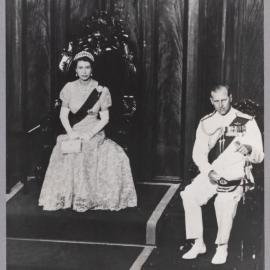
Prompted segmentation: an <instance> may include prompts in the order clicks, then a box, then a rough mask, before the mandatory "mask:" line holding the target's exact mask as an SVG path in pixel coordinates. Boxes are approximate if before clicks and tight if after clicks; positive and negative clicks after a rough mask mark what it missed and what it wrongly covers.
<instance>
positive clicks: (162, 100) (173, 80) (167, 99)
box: [155, 0, 184, 176]
mask: <svg viewBox="0 0 270 270" xmlns="http://www.w3.org/2000/svg"><path fill="white" fill-rule="evenodd" d="M158 10H159V14H158V56H157V58H158V63H157V72H158V74H157V89H156V91H157V93H156V96H157V101H156V102H157V115H156V121H157V129H156V132H157V133H156V134H157V145H156V151H157V152H156V163H155V166H156V170H155V174H156V175H172V176H179V175H180V166H179V165H180V164H181V162H182V157H183V152H182V144H181V139H182V138H181V120H182V102H183V101H182V90H183V87H182V85H183V84H182V76H183V39H184V38H183V33H184V1H175V0H167V1H161V0H160V1H158Z"/></svg>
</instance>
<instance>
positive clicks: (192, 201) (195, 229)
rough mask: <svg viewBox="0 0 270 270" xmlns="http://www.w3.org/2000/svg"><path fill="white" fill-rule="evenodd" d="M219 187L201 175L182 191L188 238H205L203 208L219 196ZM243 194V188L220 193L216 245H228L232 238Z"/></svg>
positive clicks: (217, 203)
mask: <svg viewBox="0 0 270 270" xmlns="http://www.w3.org/2000/svg"><path fill="white" fill-rule="evenodd" d="M216 188H217V185H216V184H212V183H211V182H210V180H209V178H208V176H207V175H205V174H199V175H198V176H197V177H196V178H195V179H194V180H193V182H192V183H191V184H190V185H188V186H186V188H185V190H184V191H182V192H181V193H180V194H181V197H182V200H183V205H184V209H185V225H186V238H187V239H195V238H202V237H203V220H202V209H201V206H202V205H204V204H206V203H207V202H208V200H209V199H210V198H211V197H213V196H214V195H215V194H217V191H216ZM242 194H243V188H242V187H241V186H239V187H237V189H236V190H234V191H232V192H222V193H221V192H220V193H218V194H217V197H216V199H215V212H216V218H217V225H218V232H217V237H216V242H215V243H216V244H218V245H221V244H227V243H228V241H229V238H230V233H231V229H232V224H233V219H234V217H235V214H236V210H237V205H238V202H239V201H240V199H241V197H242Z"/></svg>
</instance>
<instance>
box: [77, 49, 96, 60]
mask: <svg viewBox="0 0 270 270" xmlns="http://www.w3.org/2000/svg"><path fill="white" fill-rule="evenodd" d="M82 57H87V58H89V59H90V60H91V61H92V62H94V61H95V59H94V56H93V54H91V53H90V52H87V51H81V52H79V53H77V54H76V55H75V56H74V59H73V61H75V60H77V59H79V58H82Z"/></svg>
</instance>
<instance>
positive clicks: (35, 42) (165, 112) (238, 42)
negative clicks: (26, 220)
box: [6, 0, 263, 186]
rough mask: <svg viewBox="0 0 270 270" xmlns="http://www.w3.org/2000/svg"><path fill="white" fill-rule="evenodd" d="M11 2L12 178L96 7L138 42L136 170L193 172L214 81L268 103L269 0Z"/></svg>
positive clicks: (151, 174)
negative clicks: (65, 55)
mask: <svg viewBox="0 0 270 270" xmlns="http://www.w3.org/2000/svg"><path fill="white" fill-rule="evenodd" d="M6 8H7V13H6V14H7V18H6V20H7V138H8V139H7V140H8V141H7V164H8V172H7V173H8V185H10V186H11V185H12V184H13V183H14V182H16V181H18V177H19V176H20V175H21V172H22V171H23V170H24V169H25V164H24V162H25V160H26V159H25V158H23V157H24V153H25V149H24V148H23V147H21V146H25V143H24V142H25V136H24V135H23V134H25V131H26V130H28V129H29V128H31V127H33V126H35V125H36V124H38V123H39V121H40V119H41V118H42V117H43V116H44V115H46V113H47V112H48V111H49V110H50V109H51V108H52V105H53V101H54V99H55V98H56V97H57V96H58V94H59V91H60V89H61V87H62V86H63V84H64V83H65V82H66V80H67V78H66V77H65V75H63V74H62V73H60V72H59V71H58V69H57V66H58V63H59V60H60V52H61V49H62V48H63V47H64V46H65V45H66V42H67V41H68V40H69V39H70V37H71V36H72V34H74V32H76V31H77V27H78V24H79V22H80V20H81V19H83V18H85V17H88V16H90V15H91V14H93V12H95V11H96V10H107V11H108V12H110V13H111V14H112V15H114V16H118V17H120V18H121V19H123V20H124V21H125V22H126V26H127V29H128V31H129V34H130V37H131V39H132V41H133V44H134V48H135V51H136V65H137V69H138V74H137V82H136V89H135V90H136V98H137V103H138V109H137V113H136V118H135V119H134V130H135V133H136V136H135V139H134V143H135V145H136V147H135V148H136V151H135V152H134V153H133V156H132V163H133V166H134V168H135V175H136V178H138V179H141V180H148V181H150V180H152V179H158V178H159V177H164V176H165V177H167V178H166V179H179V178H183V177H184V176H185V174H186V172H187V169H188V167H189V164H190V161H191V159H190V154H191V150H192V145H193V141H194V135H195V130H196V126H197V124H198V121H199V118H200V117H201V116H202V115H203V114H205V113H208V112H210V111H211V107H210V104H209V96H208V89H209V87H210V86H211V85H212V84H214V83H217V82H222V81H225V82H227V83H228V84H230V85H231V87H232V88H233V90H234V97H235V98H237V99H239V98H240V97H250V98H252V99H254V100H255V101H257V102H259V103H260V104H263V2H262V0H237V1H234V0H137V1H136V0H125V1H124V0H95V1H87V0H65V1H63V0H8V1H6ZM28 151H30V152H33V151H34V150H33V149H31V148H30V149H28ZM32 156H33V155H32ZM34 156H35V155H34ZM30 163H31V164H29V163H28V167H30V168H31V167H33V165H34V160H33V159H31V161H30ZM30 171H31V170H30ZM29 173H31V172H29Z"/></svg>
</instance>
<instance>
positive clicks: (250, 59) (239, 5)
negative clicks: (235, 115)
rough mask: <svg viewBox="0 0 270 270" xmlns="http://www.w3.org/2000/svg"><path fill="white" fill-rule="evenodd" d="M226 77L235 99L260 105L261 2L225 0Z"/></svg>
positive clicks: (261, 54) (261, 102) (262, 73)
mask: <svg viewBox="0 0 270 270" xmlns="http://www.w3.org/2000/svg"><path fill="white" fill-rule="evenodd" d="M224 64H225V72H226V73H225V75H224V76H225V77H226V80H227V81H228V82H229V83H230V84H231V86H232V90H233V93H234V97H235V99H240V98H243V97H246V98H251V99H253V100H255V101H256V102H259V103H260V104H261V105H263V97H264V95H263V92H264V84H263V81H264V72H263V1H262V0H247V1H246V0H239V1H232V0H228V11H227V31H226V58H225V63H224Z"/></svg>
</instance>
